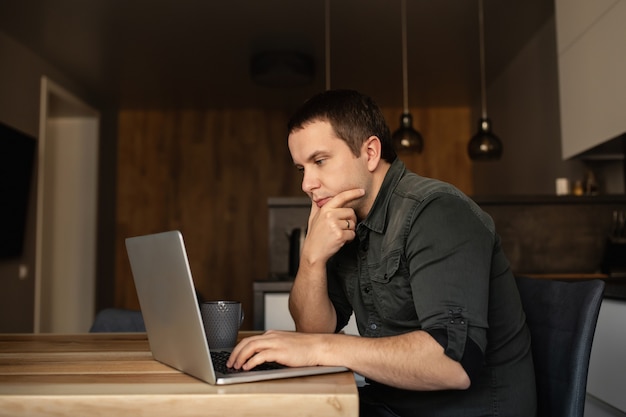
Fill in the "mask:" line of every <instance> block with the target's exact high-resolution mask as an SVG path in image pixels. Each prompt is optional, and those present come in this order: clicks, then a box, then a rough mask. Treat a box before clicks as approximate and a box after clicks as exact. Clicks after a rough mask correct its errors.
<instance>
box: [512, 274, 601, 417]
mask: <svg viewBox="0 0 626 417" xmlns="http://www.w3.org/2000/svg"><path fill="white" fill-rule="evenodd" d="M516 279H517V286H518V288H519V292H520V296H521V299H522V305H523V307H524V311H525V313H526V320H527V323H528V327H529V329H530V334H531V347H532V352H533V361H534V364H535V378H536V381H537V416H538V417H561V416H562V417H582V416H583V413H584V408H585V395H586V391H587V373H588V370H589V357H590V355H591V344H592V342H593V336H594V333H595V329H596V323H597V320H598V313H599V311H600V305H601V303H602V296H603V294H604V286H605V284H604V281H602V280H599V279H593V280H585V281H567V282H565V281H556V280H551V279H539V278H536V279H535V278H527V277H517V278H516Z"/></svg>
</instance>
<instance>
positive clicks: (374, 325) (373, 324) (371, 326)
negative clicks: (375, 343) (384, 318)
mask: <svg viewBox="0 0 626 417" xmlns="http://www.w3.org/2000/svg"><path fill="white" fill-rule="evenodd" d="M377 328H378V326H377V325H376V323H372V324H370V330H376V329H377Z"/></svg>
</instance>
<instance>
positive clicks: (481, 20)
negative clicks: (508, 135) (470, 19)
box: [478, 0, 487, 119]
mask: <svg viewBox="0 0 626 417" xmlns="http://www.w3.org/2000/svg"><path fill="white" fill-rule="evenodd" d="M478 35H479V39H480V96H481V105H482V116H483V119H486V118H487V88H486V86H485V84H486V82H485V17H484V10H483V0H478Z"/></svg>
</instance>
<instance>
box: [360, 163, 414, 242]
mask: <svg viewBox="0 0 626 417" xmlns="http://www.w3.org/2000/svg"><path fill="white" fill-rule="evenodd" d="M405 172H406V167H405V165H404V163H403V162H402V161H401V160H400V158H396V159H395V161H393V162H392V163H391V166H390V167H389V170H388V171H387V174H385V179H384V180H383V183H382V185H381V187H380V190H378V195H377V196H376V199H375V200H374V204H373V205H372V208H371V210H370V212H369V213H368V215H367V217H366V218H365V220H363V221H362V222H361V224H362V225H363V226H365V227H367V228H368V229H370V230H371V231H373V232H376V233H383V232H384V231H385V225H386V224H387V207H388V206H389V201H390V200H391V196H392V195H393V192H394V190H395V189H396V186H397V185H398V183H399V182H400V179H401V178H402V177H403V176H404V174H405Z"/></svg>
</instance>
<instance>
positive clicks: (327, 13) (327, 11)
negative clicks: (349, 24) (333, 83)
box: [324, 0, 330, 91]
mask: <svg viewBox="0 0 626 417" xmlns="http://www.w3.org/2000/svg"><path fill="white" fill-rule="evenodd" d="M324 14H325V17H324V19H325V28H324V29H325V33H324V36H325V45H324V47H325V55H326V56H325V60H326V91H328V90H330V0H326V3H325V5H324Z"/></svg>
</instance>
